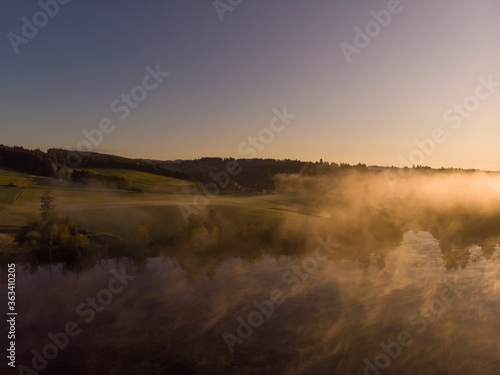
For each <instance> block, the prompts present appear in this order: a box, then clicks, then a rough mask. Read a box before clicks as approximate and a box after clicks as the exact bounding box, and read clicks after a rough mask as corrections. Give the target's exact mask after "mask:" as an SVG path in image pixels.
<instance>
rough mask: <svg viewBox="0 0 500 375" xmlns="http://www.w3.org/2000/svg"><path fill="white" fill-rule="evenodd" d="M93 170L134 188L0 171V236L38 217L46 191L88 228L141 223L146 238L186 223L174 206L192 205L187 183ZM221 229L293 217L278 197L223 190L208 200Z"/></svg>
mask: <svg viewBox="0 0 500 375" xmlns="http://www.w3.org/2000/svg"><path fill="white" fill-rule="evenodd" d="M90 170H91V171H92V172H93V173H100V174H107V175H115V176H118V175H122V176H126V177H127V178H128V179H130V181H131V184H132V188H133V189H134V188H135V190H119V189H111V188H106V187H104V186H98V185H86V184H80V183H74V182H70V181H62V182H59V181H58V180H57V179H55V178H47V177H37V176H30V175H27V174H23V173H17V172H11V171H6V170H1V169H0V185H1V186H0V234H2V233H3V234H6V233H12V232H15V230H16V228H19V227H20V226H22V225H24V224H25V223H26V221H27V219H28V217H29V216H30V215H38V213H39V207H40V200H39V198H40V196H41V195H43V194H44V193H45V192H46V191H50V193H51V194H52V195H53V196H54V197H55V204H56V210H57V211H58V212H61V213H65V214H68V215H71V216H72V217H73V218H74V220H75V222H76V223H77V225H78V226H79V227H81V228H84V229H88V230H95V231H99V232H107V233H113V234H116V235H119V236H123V237H127V236H128V235H132V234H134V233H135V231H136V229H137V226H138V225H145V226H146V227H147V228H148V229H149V231H150V234H151V237H152V238H154V237H158V236H161V235H168V234H172V233H175V232H176V231H179V230H181V229H182V228H183V227H184V226H186V221H185V220H184V219H183V217H182V214H181V211H180V209H179V205H187V206H190V207H193V206H194V205H195V201H194V200H193V199H194V198H195V195H194V194H193V193H192V191H191V190H192V186H193V183H191V182H189V181H183V180H178V179H174V178H169V177H163V176H158V175H154V174H149V173H143V172H137V171H130V170H122V169H96V168H93V169H90ZM208 203H209V206H206V207H205V208H204V209H205V212H206V211H207V210H208V209H210V208H211V209H214V210H215V212H216V213H217V216H218V217H219V218H220V220H221V221H222V222H223V225H224V226H226V227H241V226H243V225H245V223H260V224H265V225H267V224H269V225H271V224H276V223H278V222H280V221H282V220H284V219H285V218H286V217H289V216H298V214H295V213H291V212H288V211H287V203H286V202H285V201H284V200H283V201H282V204H280V198H279V197H278V196H273V197H271V196H261V195H249V194H224V195H222V194H221V195H219V196H217V197H213V198H210V200H209V202H208Z"/></svg>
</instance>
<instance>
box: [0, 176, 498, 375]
mask: <svg viewBox="0 0 500 375" xmlns="http://www.w3.org/2000/svg"><path fill="white" fill-rule="evenodd" d="M278 182H279V183H278V189H277V191H278V193H276V194H270V195H262V196H259V197H250V198H248V201H245V198H242V197H239V198H234V197H230V196H228V197H224V196H221V197H217V198H214V199H213V200H212V201H211V202H210V205H209V206H207V207H206V208H205V209H204V210H202V212H201V213H200V214H199V215H198V217H197V218H196V220H197V221H196V220H194V218H193V223H196V222H197V223H198V225H195V224H192V225H190V226H187V225H184V226H182V225H179V226H178V227H172V224H170V222H175V220H177V219H179V215H180V214H179V213H178V212H177V211H175V213H174V211H172V210H173V209H175V207H172V206H171V205H163V206H162V205H159V204H155V203H154V202H151V204H146V205H142V206H141V205H139V204H137V205H136V204H134V205H125V204H123V205H120V204H119V202H120V199H119V198H118V197H115V198H116V199H113V200H110V205H109V207H108V209H107V211H103V212H104V215H105V216H104V217H103V218H102V223H101V222H99V223H98V225H103V223H104V222H106V221H109V220H110V219H111V218H112V219H113V220H114V222H113V226H114V227H116V228H119V227H120V226H121V225H123V226H125V227H127V228H129V227H133V225H136V224H137V222H140V223H142V224H146V225H148V227H149V228H150V229H151V237H152V243H151V244H149V245H144V244H143V245H140V244H137V246H135V248H134V249H133V251H131V250H130V249H129V250H123V254H117V253H116V251H117V250H114V251H115V252H109V253H105V252H104V253H101V254H93V255H89V256H82V257H81V258H78V259H68V260H67V261H58V262H50V261H48V260H36V261H35V260H34V261H27V262H24V263H19V264H18V290H19V292H18V293H19V296H18V300H19V301H20V302H19V303H20V307H19V311H22V312H23V319H22V320H21V321H20V323H19V324H18V332H19V337H20V338H19V341H18V345H19V347H20V348H23V351H22V352H19V353H18V356H19V362H18V363H21V364H25V365H28V366H29V365H30V362H31V361H32V357H33V354H32V352H30V350H31V348H34V349H35V350H37V351H38V352H41V351H42V349H43V347H44V345H46V344H47V343H48V342H50V341H49V338H48V337H47V334H48V333H49V332H59V331H61V330H63V329H64V324H65V322H67V321H75V322H77V323H78V325H79V327H80V328H81V330H82V333H81V334H80V335H79V336H78V337H76V338H74V339H71V342H70V344H69V345H68V347H67V348H65V349H64V350H61V352H60V354H59V355H58V356H57V357H56V358H55V359H53V360H51V361H49V362H50V363H49V365H48V367H47V370H45V371H46V372H47V373H50V374H66V373H68V369H72V370H73V371H75V373H82V374H94V373H109V374H136V373H148V374H149V373H188V374H189V373H192V374H200V373H210V374H212V373H213V374H215V373H217V374H235V373H238V374H253V373H255V368H259V370H260V371H261V372H262V373H266V374H332V373H334V374H363V373H364V374H376V373H383V374H459V373H463V374H474V373H481V374H497V373H498V369H499V363H500V344H499V341H498V337H500V323H499V321H498V318H497V317H498V309H499V308H500V305H499V302H498V301H499V300H500V281H499V280H500V279H499V276H500V247H499V246H498V239H499V235H500V215H499V213H500V204H499V203H500V200H499V187H500V184H499V182H500V179H499V178H498V177H496V175H495V174H488V173H469V172H457V173H442V174H441V173H432V174H430V173H426V172H418V171H417V172H414V173H412V174H408V175H400V174H399V173H397V172H394V173H392V172H369V173H358V172H349V173H345V174H339V175H332V176H324V175H323V176H299V175H282V176H279V177H278ZM124 202H125V200H123V201H122V203H124ZM245 202H247V203H245ZM246 204H247V206H246ZM237 205H239V206H245V207H246V208H245V209H246V210H248V211H245V215H243V216H241V215H240V214H235V213H234V212H233V211H234V209H235V208H234V207H236V206H237ZM257 206H258V207H259V209H262V210H264V211H265V212H266V213H267V214H266V215H267V216H266V215H262V214H259V215H258V214H257V213H256V212H254V211H252V209H255V207H257ZM252 207H253V208H252ZM62 209H64V207H62ZM66 209H67V210H68V211H70V212H72V214H73V215H74V217H75V220H76V221H77V222H80V223H82V222H85V220H87V222H89V223H90V221H91V220H90V218H91V217H92V215H91V211H92V210H90V211H89V210H75V208H74V207H69V206H68V207H67V208H66ZM72 210H73V211H72ZM165 210H166V211H165ZM209 210H213V211H214V212H215V213H216V216H215V218H214V217H212V220H214V223H217V225H219V226H220V228H221V231H220V232H217V231H215V229H213V228H214V225H215V224H214V225H212V226H210V225H207V224H206V223H207V222H208V218H209V217H211V216H210V213H209ZM125 213H126V214H125ZM162 215H163V216H162ZM162 217H163V219H161V218H162ZM120 220H121V221H120ZM134 220H135V221H134ZM131 221H132V224H130V222H131ZM136 221H137V222H136ZM153 222H157V225H158V228H156V227H154V226H153V225H152V223H153ZM203 223H205V224H203ZM207 228H212V229H213V230H210V231H209V230H207ZM127 230H128V229H127ZM321 241H322V242H321ZM321 243H323V244H327V245H321ZM328 244H331V245H332V246H330V247H329V245H328ZM333 244H335V245H334V246H333ZM121 267H125V269H126V270H127V271H126V272H128V273H130V274H131V275H135V278H134V279H133V280H131V281H130V282H129V285H128V286H127V287H126V288H125V289H124V290H123V292H121V293H119V294H117V295H114V296H113V300H112V301H111V302H110V303H109V304H107V305H105V306H103V309H102V311H98V312H95V318H94V319H93V320H92V321H91V322H89V323H87V322H86V321H85V318H86V317H88V316H85V315H83V316H82V315H81V314H79V313H78V312H77V307H78V306H79V305H80V304H81V303H84V302H85V301H86V300H87V298H88V297H95V296H96V295H99V294H98V293H99V291H100V290H102V289H103V288H106V287H107V286H108V283H109V280H110V278H111V277H112V276H113V274H112V273H111V270H112V269H120V268H121ZM2 280H3V276H2ZM276 291H279V292H280V294H279V296H280V298H279V303H278V302H276V303H274V304H273V305H272V309H270V308H269V309H268V310H267V313H268V314H267V315H266V314H264V313H263V312H261V310H259V309H258V308H257V305H259V306H264V305H265V303H266V302H265V301H271V300H272V299H273V293H276ZM0 299H1V301H0V302H1V303H3V302H4V301H3V299H5V297H4V296H1V297H0ZM256 304H257V305H256ZM266 306H269V305H266ZM271 310H272V311H271ZM40 311H45V312H49V311H52V312H53V313H44V314H40V313H39V312H40ZM263 311H265V310H263ZM270 311H271V312H270ZM256 312H257V313H256ZM252 314H253V315H252ZM256 314H257V315H256ZM258 314H260V316H261V321H259V319H258V317H259V316H258ZM252 319H254V320H252ZM255 319H257V321H255ZM241 322H244V323H241ZM251 322H253V323H252V324H250V323H251ZM240 326H241V327H240ZM242 332H243V333H245V337H241V336H242V335H240V334H241V333H242ZM228 335H232V336H228ZM228 337H232V338H233V339H227V338H228ZM478 369H480V372H477V371H479V370H478ZM141 371H142V372H141Z"/></svg>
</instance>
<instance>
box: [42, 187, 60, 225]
mask: <svg viewBox="0 0 500 375" xmlns="http://www.w3.org/2000/svg"><path fill="white" fill-rule="evenodd" d="M54 199H55V198H54V197H53V196H52V195H51V194H50V193H49V192H47V193H45V194H44V195H42V196H41V197H40V201H41V203H42V205H41V207H40V212H41V216H42V222H43V223H49V222H50V221H52V220H53V219H54V215H55V209H56V205H55V204H54V203H53V202H54Z"/></svg>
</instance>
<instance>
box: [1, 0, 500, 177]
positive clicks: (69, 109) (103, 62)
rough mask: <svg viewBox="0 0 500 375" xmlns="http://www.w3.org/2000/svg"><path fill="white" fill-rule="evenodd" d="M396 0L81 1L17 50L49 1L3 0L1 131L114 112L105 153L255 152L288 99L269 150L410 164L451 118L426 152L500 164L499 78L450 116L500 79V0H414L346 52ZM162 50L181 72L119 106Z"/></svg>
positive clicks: (29, 142) (58, 127) (74, 139)
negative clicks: (450, 113) (252, 147)
mask: <svg viewBox="0 0 500 375" xmlns="http://www.w3.org/2000/svg"><path fill="white" fill-rule="evenodd" d="M221 2H222V3H226V4H227V0H221ZM235 2H236V1H235ZM388 3H390V1H378V0H374V1H361V0H360V1H354V0H344V1H284V0H283V1H273V0H266V1H264V0H261V1H257V0H252V1H251V0H243V1H242V2H241V4H240V5H237V6H236V7H234V9H233V10H232V11H231V12H226V13H224V14H223V17H224V20H223V21H221V20H220V17H219V15H218V14H217V12H216V10H215V7H214V5H213V2H212V1H211V0H207V1H201V0H198V1H194V0H182V1H159V0H158V1H154V0H142V1H138V0H137V1H132V0H130V1H118V0H111V1H102V2H101V1H93V2H91V1H83V0H71V1H69V3H68V4H66V5H60V9H59V11H58V14H56V15H55V16H54V17H52V18H49V19H48V22H47V24H46V25H45V26H43V27H40V28H39V30H38V34H37V35H35V36H34V37H33V38H31V39H27V40H28V43H27V44H19V45H18V48H19V52H18V53H17V54H16V53H15V51H14V48H13V46H12V44H11V42H10V41H9V38H8V34H9V33H10V32H12V33H15V34H17V35H20V36H22V26H23V20H22V18H23V17H26V18H27V19H29V20H33V16H34V15H35V14H36V12H39V11H40V10H41V8H40V6H39V5H38V4H37V2H35V1H27V0H4V2H3V11H2V13H1V15H0V21H1V22H0V25H1V26H0V27H1V29H2V30H1V31H2V33H1V42H0V48H1V50H2V55H1V60H0V73H1V91H0V92H1V97H0V143H4V144H7V145H22V146H25V147H28V148H41V149H47V148H50V147H61V148H66V147H68V146H69V147H71V148H76V147H77V145H78V143H79V142H80V141H82V140H84V139H85V137H84V136H83V135H82V131H83V130H87V131H90V130H91V129H94V128H98V127H99V122H100V120H101V119H103V118H109V119H111V120H112V121H113V125H114V126H115V128H114V130H113V131H112V132H111V133H109V134H105V135H104V136H103V140H102V142H101V143H100V144H99V145H98V146H94V147H93V150H94V151H101V152H107V153H113V154H118V155H123V156H129V157H143V158H154V159H164V160H165V159H177V158H181V159H187V158H196V157H202V156H222V157H228V156H233V157H245V156H248V154H247V155H242V154H240V152H238V146H239V145H240V144H241V143H242V142H244V141H245V140H247V138H248V137H249V136H257V135H258V134H259V131H261V129H263V128H265V127H268V126H269V122H270V120H271V119H272V118H273V116H274V113H273V109H274V108H278V109H282V108H283V107H284V106H286V107H287V110H288V112H290V113H292V114H295V115H296V116H297V117H296V118H294V119H293V120H291V121H290V124H288V125H287V126H286V128H285V130H283V131H281V132H279V133H275V134H274V139H273V140H272V142H270V143H268V144H265V145H264V146H263V147H261V148H262V149H259V150H257V155H256V156H257V157H274V158H292V159H295V158H297V159H303V160H319V159H320V158H323V159H324V160H329V161H337V162H349V163H358V162H363V163H367V164H379V165H392V164H394V165H399V164H400V163H401V162H400V157H403V158H406V159H408V158H409V156H410V154H411V153H412V152H413V151H415V150H417V146H416V145H415V140H416V139H419V140H422V139H425V138H429V137H431V134H432V132H433V130H434V129H436V128H442V129H443V131H444V132H445V136H446V137H447V139H446V141H445V142H443V143H440V144H436V145H435V146H436V147H435V149H434V150H432V152H429V155H425V158H424V160H423V163H422V164H426V165H431V166H433V167H440V166H454V167H466V168H470V167H475V168H483V169H494V170H500V146H499V145H500V142H499V140H500V112H499V110H498V108H499V101H500V87H498V88H496V89H495V91H494V92H493V93H491V95H490V96H489V97H488V98H487V99H481V100H479V107H478V108H477V110H475V111H473V112H472V113H466V115H468V117H467V118H465V117H464V118H463V119H462V120H461V123H460V126H459V127H457V129H453V128H452V125H453V124H454V123H453V122H451V121H450V122H446V121H445V120H444V119H443V114H445V112H446V111H447V110H449V109H452V108H453V105H454V103H462V102H463V101H464V100H465V99H466V98H467V97H468V96H470V95H475V91H476V87H477V86H478V85H479V84H480V81H479V77H481V76H483V77H485V78H487V77H489V76H492V77H493V79H494V80H495V81H497V82H500V48H499V47H500V22H498V15H499V14H500V2H498V0H477V1H468V0H443V1H427V0H421V1H417V0H413V1H411V0H402V1H401V4H400V6H399V8H398V9H399V10H400V11H399V12H398V13H397V14H393V15H392V19H391V21H390V22H389V24H388V25H387V27H381V32H380V33H379V34H378V35H376V36H375V37H373V38H371V42H370V44H369V45H368V46H366V47H364V48H361V49H360V51H361V52H360V53H359V54H353V55H352V56H351V58H352V61H351V62H350V63H348V62H347V61H346V57H345V56H344V54H343V52H342V49H341V47H340V45H341V43H343V42H345V43H349V44H350V45H353V46H355V44H354V37H355V31H354V28H355V27H359V28H361V29H364V28H365V25H366V24H367V23H368V22H370V21H373V20H374V17H373V16H372V15H371V14H370V11H372V10H373V11H380V10H382V9H387V7H388ZM40 17H42V18H39V22H43V16H40ZM158 64H159V65H160V68H161V70H162V71H164V72H169V73H170V75H169V76H168V77H167V78H165V79H164V80H163V82H162V83H161V84H160V85H159V86H158V87H157V88H156V89H154V90H152V91H149V92H148V93H147V98H146V99H145V100H144V101H143V102H141V103H139V105H138V106H137V108H135V109H132V110H131V111H130V115H129V116H128V117H126V118H125V119H124V120H120V119H119V114H117V113H114V112H112V110H111V104H112V103H113V101H115V100H117V99H120V96H121V95H122V94H127V93H128V94H130V91H131V90H132V89H133V88H134V87H136V86H137V85H139V84H141V83H142V80H143V78H144V76H145V75H146V74H147V71H146V70H145V68H146V66H151V67H153V68H154V67H156V66H157V65H158ZM480 92H481V93H483V92H486V91H480ZM483 96H484V95H483ZM469 104H470V105H472V104H474V101H471V102H470V103H469ZM429 147H430V146H429ZM245 148H246V149H248V147H247V146H245ZM415 155H416V154H414V156H415Z"/></svg>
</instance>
